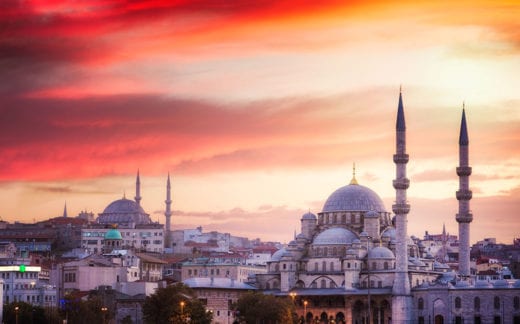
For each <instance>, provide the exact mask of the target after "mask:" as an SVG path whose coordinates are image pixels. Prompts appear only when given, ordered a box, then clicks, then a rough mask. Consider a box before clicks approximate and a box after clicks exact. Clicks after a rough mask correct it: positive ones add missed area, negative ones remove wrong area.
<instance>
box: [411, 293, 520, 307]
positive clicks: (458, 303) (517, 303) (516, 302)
mask: <svg viewBox="0 0 520 324" xmlns="http://www.w3.org/2000/svg"><path fill="white" fill-rule="evenodd" d="M454 306H455V309H460V308H462V299H461V298H460V297H455V300H454ZM500 306H501V301H500V297H499V296H495V297H494V298H493V307H494V308H495V310H499V309H500ZM473 308H474V309H475V311H479V310H480V297H478V296H477V297H475V298H474V299H473ZM513 308H514V309H515V310H519V309H520V297H518V296H515V297H514V298H513ZM417 309H419V310H422V309H424V299H422V298H419V299H418V300H417Z"/></svg>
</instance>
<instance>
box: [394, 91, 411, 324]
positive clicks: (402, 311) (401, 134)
mask: <svg viewBox="0 0 520 324" xmlns="http://www.w3.org/2000/svg"><path fill="white" fill-rule="evenodd" d="M408 159H409V156H408V154H407V153H406V124H405V119H404V107H403V97H402V92H401V89H400V90H399V103H398V105H397V120H396V153H395V154H394V163H395V165H396V178H395V180H394V181H393V185H394V188H395V204H394V205H393V206H392V210H393V212H394V213H395V227H396V241H397V242H396V272H395V277H394V286H393V289H392V322H394V323H407V324H408V323H412V322H413V320H412V313H413V307H412V295H411V291H410V279H409V277H408V246H407V245H408V243H407V242H408V241H407V235H408V234H407V215H408V212H409V211H410V205H409V204H408V201H407V198H406V190H407V189H408V187H409V185H410V180H408V179H407V178H406V164H407V163H408Z"/></svg>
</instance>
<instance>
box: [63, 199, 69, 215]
mask: <svg viewBox="0 0 520 324" xmlns="http://www.w3.org/2000/svg"><path fill="white" fill-rule="evenodd" d="M63 217H68V215H67V202H65V207H63Z"/></svg>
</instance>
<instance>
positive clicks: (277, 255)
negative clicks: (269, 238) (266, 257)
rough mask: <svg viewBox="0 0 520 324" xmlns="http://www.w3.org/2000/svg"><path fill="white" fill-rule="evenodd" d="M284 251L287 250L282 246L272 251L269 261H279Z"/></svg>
mask: <svg viewBox="0 0 520 324" xmlns="http://www.w3.org/2000/svg"><path fill="white" fill-rule="evenodd" d="M285 252H287V250H286V249H285V248H284V247H283V248H281V249H280V250H278V251H276V252H274V253H273V255H271V261H280V259H282V256H283V255H284V254H285Z"/></svg>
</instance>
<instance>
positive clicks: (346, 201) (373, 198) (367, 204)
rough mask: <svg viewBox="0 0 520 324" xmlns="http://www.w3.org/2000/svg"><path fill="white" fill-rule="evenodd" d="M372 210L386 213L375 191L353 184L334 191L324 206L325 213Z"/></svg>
mask: <svg viewBox="0 0 520 324" xmlns="http://www.w3.org/2000/svg"><path fill="white" fill-rule="evenodd" d="M370 210H373V211H376V212H386V210H385V205H384V204H383V201H382V200H381V198H379V196H378V195H377V194H376V193H375V192H374V191H372V190H371V189H369V188H367V187H365V186H361V185H358V184H352V183H351V184H349V185H346V186H344V187H341V188H339V189H337V190H336V191H334V192H333V193H332V194H331V195H330V196H329V198H328V199H327V201H326V202H325V205H323V212H337V211H365V212H367V211H370Z"/></svg>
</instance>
